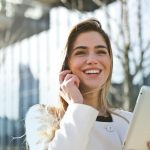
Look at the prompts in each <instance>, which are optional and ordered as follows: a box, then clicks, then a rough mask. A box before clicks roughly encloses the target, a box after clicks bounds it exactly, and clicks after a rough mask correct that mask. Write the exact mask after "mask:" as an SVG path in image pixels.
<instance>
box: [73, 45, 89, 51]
mask: <svg viewBox="0 0 150 150" xmlns="http://www.w3.org/2000/svg"><path fill="white" fill-rule="evenodd" d="M76 49H87V46H77V47H75V48H74V49H73V50H76Z"/></svg>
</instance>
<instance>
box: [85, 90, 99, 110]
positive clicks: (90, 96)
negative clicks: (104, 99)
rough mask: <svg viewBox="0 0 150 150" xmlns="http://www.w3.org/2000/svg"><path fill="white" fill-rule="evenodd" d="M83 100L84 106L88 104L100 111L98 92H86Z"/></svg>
mask: <svg viewBox="0 0 150 150" xmlns="http://www.w3.org/2000/svg"><path fill="white" fill-rule="evenodd" d="M83 98H84V104H87V105H89V106H92V107H94V108H96V109H98V110H99V102H98V92H96V91H93V92H92V91H91V92H86V93H85V94H83Z"/></svg>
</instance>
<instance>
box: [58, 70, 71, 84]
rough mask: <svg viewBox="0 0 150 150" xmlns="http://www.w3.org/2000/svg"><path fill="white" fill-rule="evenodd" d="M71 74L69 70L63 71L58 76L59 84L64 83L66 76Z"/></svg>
mask: <svg viewBox="0 0 150 150" xmlns="http://www.w3.org/2000/svg"><path fill="white" fill-rule="evenodd" d="M69 73H71V70H64V71H62V72H61V73H60V74H59V82H60V84H61V83H62V82H63V81H64V79H65V77H66V75H67V74H69Z"/></svg>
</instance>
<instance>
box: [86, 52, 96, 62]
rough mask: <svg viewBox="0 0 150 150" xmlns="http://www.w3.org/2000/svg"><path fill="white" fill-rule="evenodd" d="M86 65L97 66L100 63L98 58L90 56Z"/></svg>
mask: <svg viewBox="0 0 150 150" xmlns="http://www.w3.org/2000/svg"><path fill="white" fill-rule="evenodd" d="M86 63H87V64H97V63H98V60H97V57H96V56H95V55H94V54H90V55H88V56H87V60H86Z"/></svg>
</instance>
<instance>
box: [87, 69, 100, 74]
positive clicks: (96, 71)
mask: <svg viewBox="0 0 150 150" xmlns="http://www.w3.org/2000/svg"><path fill="white" fill-rule="evenodd" d="M99 72H100V71H99V70H86V71H85V73H88V74H92V73H99Z"/></svg>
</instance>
